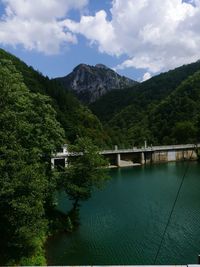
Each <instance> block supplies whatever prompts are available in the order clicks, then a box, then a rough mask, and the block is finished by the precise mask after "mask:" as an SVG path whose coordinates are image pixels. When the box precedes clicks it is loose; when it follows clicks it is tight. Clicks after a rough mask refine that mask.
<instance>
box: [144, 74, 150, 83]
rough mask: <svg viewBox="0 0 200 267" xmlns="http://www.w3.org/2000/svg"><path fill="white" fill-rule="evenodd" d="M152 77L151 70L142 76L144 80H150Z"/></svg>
mask: <svg viewBox="0 0 200 267" xmlns="http://www.w3.org/2000/svg"><path fill="white" fill-rule="evenodd" d="M150 78H151V74H150V73H149V72H146V73H145V74H144V76H143V78H142V82H144V81H146V80H149V79H150Z"/></svg>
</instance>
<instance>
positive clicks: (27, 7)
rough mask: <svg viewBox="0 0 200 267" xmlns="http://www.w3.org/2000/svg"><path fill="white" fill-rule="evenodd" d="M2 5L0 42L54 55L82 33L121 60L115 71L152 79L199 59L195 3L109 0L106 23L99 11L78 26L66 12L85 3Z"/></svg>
mask: <svg viewBox="0 0 200 267" xmlns="http://www.w3.org/2000/svg"><path fill="white" fill-rule="evenodd" d="M2 1H3V3H4V5H5V6H6V13H5V14H4V16H3V17H2V18H1V20H0V43H3V44H10V45H13V46H15V45H17V44H22V45H23V46H24V47H25V48H26V49H35V50H37V51H40V52H43V53H46V54H54V53H57V52H59V51H60V48H61V47H62V46H63V45H65V44H67V43H72V44H76V42H77V35H79V34H81V35H83V36H85V37H86V38H87V39H88V40H89V42H90V44H91V45H95V46H97V47H98V49H99V51H100V52H102V53H107V54H109V55H112V56H120V55H123V56H126V58H127V59H126V60H124V62H121V63H120V64H119V65H118V66H116V67H115V68H116V69H125V68H132V67H133V68H137V69H144V71H145V72H146V73H147V72H148V73H149V74H151V75H152V74H155V73H158V72H160V71H164V70H167V69H170V68H173V67H176V66H179V65H182V64H186V63H189V62H192V61H196V60H198V59H200V49H199V47H200V27H199V21H200V0H184V1H182V0H164V1H161V0H112V8H111V10H110V13H111V16H110V19H109V17H108V16H107V13H106V11H104V10H99V11H98V12H97V13H96V14H95V15H94V16H89V15H87V16H86V15H85V16H82V17H81V19H80V21H78V22H77V21H74V20H70V19H69V18H68V17H67V14H68V12H69V11H70V10H71V9H82V8H84V7H85V6H86V5H87V4H88V2H89V0H76V1H75V0H34V1H33V0H2ZM110 1H111V0H110ZM186 1H187V2H186Z"/></svg>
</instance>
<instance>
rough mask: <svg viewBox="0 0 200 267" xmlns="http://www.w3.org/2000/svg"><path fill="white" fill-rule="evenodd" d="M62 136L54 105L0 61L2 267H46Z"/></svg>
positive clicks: (0, 222) (7, 63)
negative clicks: (53, 166)
mask: <svg viewBox="0 0 200 267" xmlns="http://www.w3.org/2000/svg"><path fill="white" fill-rule="evenodd" d="M63 134H64V132H63V130H62V129H61V127H60V125H59V123H58V122H57V121H56V113H55V111H54V110H53V108H52V106H51V101H50V99H49V98H48V97H46V96H43V95H40V94H38V93H37V94H35V93H31V92H30V91H29V90H28V88H27V87H26V86H25V85H24V83H23V78H22V76H21V75H20V73H18V72H17V71H16V69H15V67H14V66H13V65H12V63H11V62H10V61H7V60H0V140H1V143H0V236H1V244H0V264H1V265H9V264H10V265H16V264H17V265H18V264H19V265H42V264H43V265H44V264H45V256H44V255H45V254H44V249H43V245H44V241H45V237H46V231H47V224H48V221H47V219H46V216H45V205H46V202H47V200H48V199H49V195H51V194H52V191H53V188H54V182H53V181H52V180H51V174H50V173H51V172H50V168H49V167H50V166H49V158H50V154H51V151H52V150H55V149H56V147H58V146H60V145H61V143H63Z"/></svg>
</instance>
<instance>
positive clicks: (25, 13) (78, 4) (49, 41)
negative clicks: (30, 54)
mask: <svg viewBox="0 0 200 267" xmlns="http://www.w3.org/2000/svg"><path fill="white" fill-rule="evenodd" d="M3 3H4V5H5V14H4V15H3V16H2V18H1V20H0V43H2V44H7V45H13V46H16V45H18V44H22V45H23V46H24V47H25V48H26V49H29V50H32V49H35V50H37V51H40V52H43V53H45V54H55V53H57V52H59V50H60V47H61V46H62V45H63V44H67V43H76V42H77V38H76V36H75V35H74V34H73V33H72V32H69V31H66V29H64V27H63V25H62V20H63V19H64V17H65V16H66V15H67V12H68V11H69V10H71V9H81V8H83V7H84V6H85V5H86V4H87V3H88V0H76V1H74V0H34V1H32V0H3Z"/></svg>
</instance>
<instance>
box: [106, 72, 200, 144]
mask: <svg viewBox="0 0 200 267" xmlns="http://www.w3.org/2000/svg"><path fill="white" fill-rule="evenodd" d="M138 104H139V103H137V105H136V104H135V105H129V106H128V107H126V108H125V109H123V110H122V111H121V112H119V113H117V114H116V115H115V116H114V117H113V118H112V119H111V120H110V121H109V122H108V124H107V130H108V132H109V135H110V136H111V139H112V141H113V142H115V143H118V144H120V145H121V146H130V145H131V146H133V145H143V144H144V140H147V142H148V144H155V145H158V144H163V145H165V144H180V143H196V142H200V71H197V72H195V73H194V74H193V75H191V76H189V77H188V78H187V79H186V80H184V81H182V83H180V84H179V86H177V88H175V89H174V90H173V91H172V92H171V93H169V94H168V95H167V96H166V97H163V99H160V101H159V102H156V101H154V102H153V101H152V102H151V103H150V104H149V105H147V106H146V107H145V106H143V105H142V102H141V106H140V107H139V105H138Z"/></svg>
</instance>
